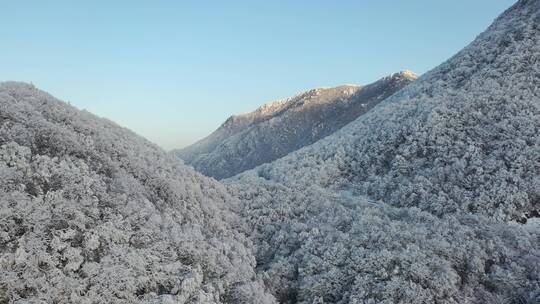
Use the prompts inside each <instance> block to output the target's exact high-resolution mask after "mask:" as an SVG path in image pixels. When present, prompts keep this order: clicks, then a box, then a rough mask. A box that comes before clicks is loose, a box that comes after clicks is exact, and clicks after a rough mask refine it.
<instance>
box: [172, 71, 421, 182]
mask: <svg viewBox="0 0 540 304" xmlns="http://www.w3.org/2000/svg"><path fill="white" fill-rule="evenodd" d="M414 79H416V75H414V74H413V73H412V72H409V71H404V72H400V73H396V74H393V75H391V76H388V77H385V78H383V79H381V80H379V81H377V82H375V83H372V84H369V85H366V86H352V85H345V86H339V87H335V88H325V89H313V90H309V91H307V92H304V93H301V94H299V95H296V96H294V97H291V98H288V99H284V100H280V101H276V102H272V103H268V104H265V105H263V106H262V107H260V108H259V109H257V110H256V111H254V112H251V113H247V114H241V115H237V116H232V117H230V118H229V119H228V120H227V121H226V122H225V123H224V124H223V125H222V126H221V127H220V128H218V129H217V130H216V131H215V132H214V133H212V134H211V135H209V136H208V137H207V138H205V139H203V140H201V141H199V142H197V143H195V144H193V145H192V146H189V147H187V148H184V149H182V150H177V151H174V153H175V154H176V155H177V156H178V157H180V158H181V159H183V160H184V162H185V163H186V164H189V165H191V166H193V167H194V168H195V169H197V170H198V171H200V172H202V173H203V174H205V175H208V176H212V177H214V178H217V179H221V178H226V177H230V176H233V175H235V174H238V173H240V172H243V171H245V170H248V169H252V168H254V167H256V166H258V165H260V164H263V163H268V162H271V161H273V160H276V159H278V158H280V157H282V156H285V155H287V154H288V153H290V152H292V151H295V150H298V149H300V148H302V147H304V146H307V145H310V144H312V143H314V142H316V141H317V140H319V139H321V138H323V137H326V136H328V135H330V134H332V133H334V132H335V131H337V130H339V129H340V128H342V127H343V126H344V125H346V124H348V123H349V122H351V121H353V120H355V119H356V118H358V117H359V116H360V115H362V114H364V113H366V112H367V111H369V110H370V109H371V108H373V107H374V106H375V105H377V104H378V103H379V102H381V101H382V100H384V99H385V98H387V97H388V96H390V95H392V94H394V93H395V92H397V91H398V90H400V89H401V88H403V87H404V86H406V85H408V84H409V83H410V82H412V81H413V80H414Z"/></svg>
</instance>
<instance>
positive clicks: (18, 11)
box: [0, 0, 514, 149]
mask: <svg viewBox="0 0 540 304" xmlns="http://www.w3.org/2000/svg"><path fill="white" fill-rule="evenodd" d="M512 3H514V1H513V0H453V1H442V0H441V1H439V0H435V1H434V0H407V1H405V0H401V1H397V0H394V1H389V0H378V1H367V0H365V1H361V0H355V1H352V0H351V1H318V0H310V1H307V0H306V1H285V0H283V1H37V0H36V1H25V0H20V1H4V0H0V52H1V56H0V81H1V80H19V81H26V82H33V83H34V84H35V85H36V86H37V87H39V88H41V89H43V90H46V91H48V92H50V93H51V94H53V95H55V96H56V97H59V98H60V99H63V100H65V101H70V102H71V104H73V105H75V106H77V107H79V108H82V109H87V110H89V111H91V112H93V113H95V114H97V115H99V116H104V117H107V118H109V119H112V120H114V121H116V122H117V123H119V124H120V125H122V126H125V127H128V128H130V129H132V130H134V131H135V132H137V133H139V134H141V135H143V136H145V137H146V138H148V139H150V140H151V141H153V142H155V143H157V144H159V145H161V146H162V147H164V148H166V149H170V148H175V147H182V146H184V145H187V144H190V143H192V142H194V141H196V140H197V139H200V138H201V137H204V136H205V135H207V134H209V133H210V132H212V131H213V130H214V129H216V128H217V127H218V126H219V125H220V124H221V123H222V122H223V121H224V120H225V119H226V118H227V117H228V116H230V115H231V114H235V113H241V112H247V111H251V110H253V109H255V108H256V107H258V106H259V105H261V104H262V103H265V102H267V101H270V100H274V99H279V98H283V97H287V96H290V95H293V94H295V93H297V92H299V91H302V90H305V89H309V88H313V87H320V86H334V85H339V84H344V83H355V84H364V83H369V82H372V81H375V80H377V79H378V78H380V77H382V76H384V75H387V74H390V73H392V72H396V71H399V70H403V69H410V70H413V71H415V72H417V73H424V72H426V71H427V70H429V69H431V68H433V67H435V66H437V65H438V64H439V63H441V62H442V61H444V60H446V59H447V58H448V57H450V56H451V55H453V54H454V53H456V52H457V51H458V50H460V49H461V48H463V47H464V46H465V45H467V44H468V43H469V42H471V41H472V40H473V39H474V38H475V37H476V35H477V34H479V33H480V32H481V31H483V30H484V29H485V28H486V27H487V26H488V25H489V24H490V23H491V22H492V21H493V19H494V18H495V17H496V16H497V15H499V14H500V13H501V12H502V11H504V10H505V9H506V8H507V7H509V6H510V5H511V4H512Z"/></svg>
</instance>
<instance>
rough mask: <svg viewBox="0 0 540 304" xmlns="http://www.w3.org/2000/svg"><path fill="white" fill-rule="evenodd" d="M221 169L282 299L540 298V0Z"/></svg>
mask: <svg viewBox="0 0 540 304" xmlns="http://www.w3.org/2000/svg"><path fill="white" fill-rule="evenodd" d="M223 182H225V183H226V184H228V185H229V186H230V188H231V191H232V192H236V193H237V194H236V195H237V196H239V197H240V198H241V200H242V209H241V210H242V211H241V212H242V213H241V215H242V217H243V218H244V219H246V221H247V222H248V223H249V224H250V227H249V230H248V232H249V234H250V235H251V236H252V239H253V241H254V243H255V246H256V259H257V271H258V272H259V273H261V275H262V277H263V278H265V284H266V286H267V288H269V289H270V291H271V292H272V293H273V294H274V295H275V296H276V297H277V298H278V300H279V301H280V302H282V303H306V304H307V303H342V304H345V303H531V304H532V303H540V225H539V223H540V220H539V219H538V217H539V215H540V1H538V0H522V1H519V2H517V3H516V4H515V5H514V6H512V7H511V8H510V9H508V10H507V11H506V12H504V13H503V14H502V15H501V16H500V17H499V18H498V19H497V20H496V21H495V22H494V24H493V25H491V26H490V27H489V28H488V29H487V31H485V32H484V33H482V34H481V35H480V36H479V37H477V39H476V40H475V41H474V42H473V43H471V44H470V45H469V46H468V47H466V48H465V49H463V50H462V51H460V52H459V53H458V54H457V55H455V56H454V57H452V58H451V59H450V60H448V61H447V62H445V63H443V64H441V65H440V66H439V67H437V68H435V69H434V70H432V71H430V72H428V73H426V74H424V75H422V76H421V77H420V78H419V79H418V80H416V81H415V82H413V83H411V84H410V85H408V86H407V87H405V88H403V89H402V90H400V91H399V92H398V93H396V94H394V95H393V96H391V97H389V98H387V99H386V100H384V101H382V102H381V103H379V104H378V105H377V106H376V107H374V108H373V109H371V110H370V111H369V112H367V113H366V114H364V115H362V116H360V117H359V118H358V119H356V120H355V121H353V122H351V123H350V124H348V125H346V126H345V127H343V128H342V129H340V130H339V131H337V132H335V133H334V134H332V135H330V136H328V137H326V138H324V139H321V140H319V141H318V142H316V143H314V144H312V145H310V146H307V147H305V148H303V149H300V150H298V151H296V152H293V153H291V154H289V155H287V156H285V157H282V158H280V159H278V160H276V161H274V162H272V163H269V164H263V165H261V166H259V167H257V168H255V169H253V170H250V171H246V172H244V173H242V174H240V175H237V176H235V177H232V178H230V179H225V180H223Z"/></svg>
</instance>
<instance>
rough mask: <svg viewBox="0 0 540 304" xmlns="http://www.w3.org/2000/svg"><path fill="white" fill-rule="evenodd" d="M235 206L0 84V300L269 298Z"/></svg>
mask: <svg viewBox="0 0 540 304" xmlns="http://www.w3.org/2000/svg"><path fill="white" fill-rule="evenodd" d="M235 201H236V200H235V199H233V198H232V197H231V196H230V195H228V193H227V192H226V191H225V189H224V187H223V186H222V185H220V184H218V183H216V182H214V181H211V180H210V179H208V178H205V177H203V176H201V175H200V174H198V173H196V172H194V171H193V170H192V169H189V168H187V167H185V166H183V165H180V164H179V163H178V161H177V160H176V159H175V158H173V157H172V156H170V155H168V154H167V153H165V152H164V151H162V150H161V149H159V148H157V147H156V146H154V145H153V144H151V143H149V142H148V141H146V140H144V139H142V138H140V137H138V136H136V135H135V134H133V133H132V132H130V131H129V130H126V129H123V128H121V127H119V126H117V125H115V124H114V123H112V122H109V121H107V120H105V119H100V118H97V117H95V116H93V115H91V114H89V113H87V112H84V111H82V112H81V111H79V110H77V109H75V108H73V107H71V106H69V105H67V104H65V103H63V102H60V101H58V100H56V99H54V98H53V97H51V96H50V95H48V94H46V93H44V92H41V91H39V90H37V89H35V88H33V86H30V85H25V84H21V83H2V84H0V303H256V302H257V303H259V302H262V303H272V302H273V298H272V297H271V296H269V295H268V294H266V293H265V291H264V288H263V286H262V284H261V282H260V280H259V279H257V277H256V275H255V272H254V266H255V258H254V256H253V254H252V253H251V249H250V243H249V241H248V240H247V239H246V238H245V237H244V236H243V235H242V234H240V233H238V232H237V231H236V229H237V228H238V227H240V226H242V223H241V222H240V221H239V219H238V217H237V216H235V215H234V214H233V213H232V212H231V210H230V209H231V207H234V206H235V204H236V203H235Z"/></svg>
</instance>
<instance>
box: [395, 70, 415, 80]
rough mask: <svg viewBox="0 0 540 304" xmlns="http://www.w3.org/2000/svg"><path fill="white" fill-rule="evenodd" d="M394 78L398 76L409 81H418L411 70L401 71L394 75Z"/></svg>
mask: <svg viewBox="0 0 540 304" xmlns="http://www.w3.org/2000/svg"><path fill="white" fill-rule="evenodd" d="M394 75H396V76H399V77H404V78H407V79H410V80H416V79H418V75H417V74H416V73H415V72H413V71H411V70H403V71H400V72H398V73H396V74H394Z"/></svg>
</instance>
